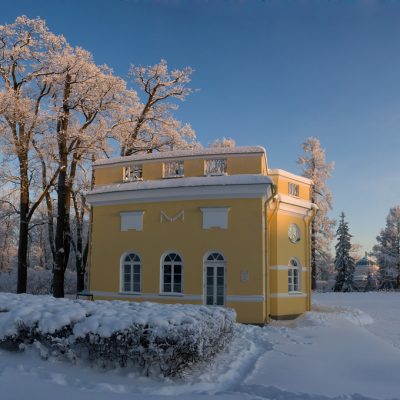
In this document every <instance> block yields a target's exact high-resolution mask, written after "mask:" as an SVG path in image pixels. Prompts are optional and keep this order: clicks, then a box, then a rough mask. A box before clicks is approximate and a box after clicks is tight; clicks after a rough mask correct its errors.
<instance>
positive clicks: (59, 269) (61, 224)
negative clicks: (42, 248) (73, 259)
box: [53, 160, 67, 297]
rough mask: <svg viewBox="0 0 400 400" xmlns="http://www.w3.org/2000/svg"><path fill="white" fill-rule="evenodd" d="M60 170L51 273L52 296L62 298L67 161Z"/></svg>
mask: <svg viewBox="0 0 400 400" xmlns="http://www.w3.org/2000/svg"><path fill="white" fill-rule="evenodd" d="M61 163H62V169H61V171H60V174H59V175H58V184H57V195H58V196H57V227H56V238H55V247H56V262H55V266H54V271H53V296H54V297H64V271H65V255H64V253H65V250H64V244H65V233H66V232H65V230H66V207H65V206H66V192H67V191H66V189H67V188H66V171H65V169H66V168H65V166H66V163H67V160H62V161H61Z"/></svg>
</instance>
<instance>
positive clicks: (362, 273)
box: [354, 252, 379, 289]
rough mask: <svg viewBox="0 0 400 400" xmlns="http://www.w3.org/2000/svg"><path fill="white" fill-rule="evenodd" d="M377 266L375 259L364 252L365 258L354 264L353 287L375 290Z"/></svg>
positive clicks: (377, 273)
mask: <svg viewBox="0 0 400 400" xmlns="http://www.w3.org/2000/svg"><path fill="white" fill-rule="evenodd" d="M378 275H379V266H378V264H377V262H376V258H375V257H372V256H369V255H368V253H367V252H365V256H364V257H363V258H361V259H359V260H358V261H357V262H356V267H355V270H354V285H355V287H356V288H357V289H365V288H366V287H368V286H369V288H370V289H377V286H378Z"/></svg>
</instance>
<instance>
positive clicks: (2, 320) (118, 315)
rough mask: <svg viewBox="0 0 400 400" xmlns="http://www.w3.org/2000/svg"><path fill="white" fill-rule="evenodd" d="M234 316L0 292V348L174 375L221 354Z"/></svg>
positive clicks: (213, 311)
mask: <svg viewBox="0 0 400 400" xmlns="http://www.w3.org/2000/svg"><path fill="white" fill-rule="evenodd" d="M235 318H236V314H235V312H234V311H233V310H230V309H226V308H222V307H207V306H194V305H181V304H174V305H170V304H156V303H150V302H143V303H134V302H125V301H94V302H91V301H86V300H69V299H55V298H53V297H50V296H32V295H26V294H24V295H16V294H11V293H0V348H5V349H14V350H17V349H21V348H23V347H24V346H23V345H27V344H28V345H29V344H35V345H36V346H37V347H40V349H41V354H42V356H44V357H47V356H49V355H51V356H61V357H66V358H68V359H70V360H73V361H74V360H78V359H83V360H89V361H91V362H92V363H94V364H96V365H101V366H103V367H107V368H114V367H117V366H119V367H126V366H136V367H140V369H141V370H142V371H143V373H144V374H146V375H154V374H162V375H164V376H175V375H177V374H179V373H181V372H182V371H183V370H184V369H186V368H188V367H189V366H191V365H193V364H195V363H198V362H204V361H208V360H210V359H211V358H212V357H213V356H214V355H215V354H217V353H218V352H219V351H221V350H222V349H223V348H224V347H225V345H226V344H227V343H229V342H230V340H231V339H232V336H233V327H234V322H235Z"/></svg>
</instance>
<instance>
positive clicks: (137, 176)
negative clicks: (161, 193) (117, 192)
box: [122, 164, 143, 182]
mask: <svg viewBox="0 0 400 400" xmlns="http://www.w3.org/2000/svg"><path fill="white" fill-rule="evenodd" d="M122 180H123V181H124V182H137V181H143V164H131V165H127V166H125V167H124V168H123V177H122Z"/></svg>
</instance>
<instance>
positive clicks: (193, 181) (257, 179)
mask: <svg viewBox="0 0 400 400" xmlns="http://www.w3.org/2000/svg"><path fill="white" fill-rule="evenodd" d="M254 184H256V185H257V184H258V185H260V184H261V185H262V184H264V185H265V184H272V180H271V178H269V177H268V176H265V175H257V174H244V175H222V176H202V177H190V178H164V179H157V180H149V181H135V182H124V183H119V184H112V185H102V186H97V187H95V188H94V189H93V190H92V191H90V192H89V193H88V194H89V195H91V194H98V193H111V192H124V191H133V190H151V189H163V188H179V187H194V186H225V185H254Z"/></svg>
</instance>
